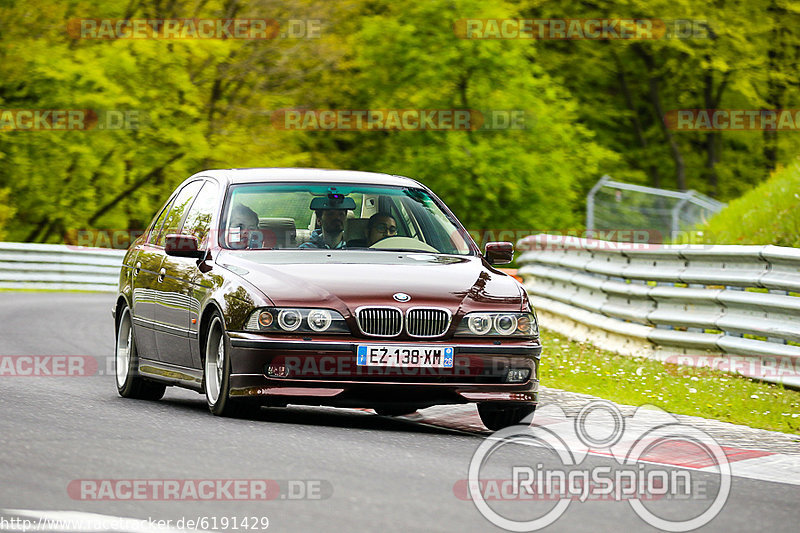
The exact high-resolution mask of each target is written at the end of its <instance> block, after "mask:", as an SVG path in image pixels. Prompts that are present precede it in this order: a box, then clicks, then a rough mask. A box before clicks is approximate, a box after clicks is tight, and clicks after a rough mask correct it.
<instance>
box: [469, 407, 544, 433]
mask: <svg viewBox="0 0 800 533" xmlns="http://www.w3.org/2000/svg"><path fill="white" fill-rule="evenodd" d="M534 411H536V405H532V404H522V405H519V404H511V405H509V404H496V403H492V402H486V403H479V404H478V414H479V415H480V416H481V422H483V425H484V426H486V427H487V428H489V429H491V430H492V431H498V430H501V429H503V428H507V427H509V426H516V425H517V424H519V423H521V422H522V421H523V420H525V419H526V418H528V417H530V419H531V420H533V416H532V415H533V413H534ZM531 420H527V421H526V422H527V423H530V422H531Z"/></svg>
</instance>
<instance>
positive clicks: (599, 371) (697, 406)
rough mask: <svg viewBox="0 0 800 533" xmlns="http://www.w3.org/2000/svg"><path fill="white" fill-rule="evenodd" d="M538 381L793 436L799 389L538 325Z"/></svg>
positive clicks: (799, 430)
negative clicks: (618, 348)
mask: <svg viewBox="0 0 800 533" xmlns="http://www.w3.org/2000/svg"><path fill="white" fill-rule="evenodd" d="M541 337H542V364H541V366H540V368H539V370H540V380H541V384H542V385H544V386H546V387H553V388H557V389H566V390H569V391H572V392H579V393H584V394H592V395H594V396H599V397H601V398H605V399H608V400H612V401H614V402H617V403H620V404H626V405H642V404H652V405H656V406H658V407H661V408H662V409H664V410H666V411H669V412H670V413H676V414H684V415H693V416H700V417H703V418H713V419H716V420H722V421H724V422H731V423H734V424H742V425H745V426H750V427H753V428H761V429H769V430H773V431H781V432H783V433H793V434H796V435H798V441H800V391H796V390H792V389H784V388H783V387H782V386H780V385H773V384H771V383H763V382H760V381H754V380H752V379H749V378H745V377H741V376H736V375H733V374H727V373H725V372H720V371H718V370H711V369H708V368H691V367H683V366H677V365H672V364H666V363H661V362H659V361H652V360H650V359H645V358H642V357H628V356H623V355H617V354H615V353H613V352H609V351H606V350H601V349H599V348H597V347H595V346H593V345H591V344H587V343H580V342H575V341H570V340H569V339H567V338H566V337H564V336H563V335H560V334H558V333H555V332H553V331H549V330H545V329H543V330H542V331H541Z"/></svg>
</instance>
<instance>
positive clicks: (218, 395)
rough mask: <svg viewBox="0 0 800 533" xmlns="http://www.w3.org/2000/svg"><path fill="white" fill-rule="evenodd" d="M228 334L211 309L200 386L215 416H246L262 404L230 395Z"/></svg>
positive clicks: (220, 320)
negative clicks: (201, 383) (237, 398)
mask: <svg viewBox="0 0 800 533" xmlns="http://www.w3.org/2000/svg"><path fill="white" fill-rule="evenodd" d="M229 354H230V349H229V340H228V335H227V334H226V333H225V325H224V322H223V321H222V317H221V316H220V314H219V313H218V312H216V311H215V312H214V314H213V315H212V316H211V320H210V322H209V326H208V333H207V334H206V343H205V358H204V359H203V390H204V391H205V394H206V403H207V404H208V410H209V411H211V414H213V415H216V416H227V417H239V418H246V417H249V416H252V415H254V414H256V413H257V412H258V411H259V410H260V409H261V406H260V405H259V404H255V403H252V402H246V401H242V400H236V399H232V398H231V397H230V393H231V360H230V356H229Z"/></svg>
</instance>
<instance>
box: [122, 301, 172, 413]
mask: <svg viewBox="0 0 800 533" xmlns="http://www.w3.org/2000/svg"><path fill="white" fill-rule="evenodd" d="M114 374H115V377H116V382H117V392H118V393H119V395H120V396H122V397H123V398H135V399H137V400H160V399H161V398H162V397H163V396H164V391H166V390H167V387H166V385H162V384H161V383H156V382H154V381H148V380H146V379H143V378H142V377H141V376H139V354H138V352H137V351H136V340H135V336H134V334H133V320H132V319H131V310H130V308H129V307H128V306H125V308H124V309H122V313H121V315H120V320H119V327H118V328H117V346H116V351H115V353H114Z"/></svg>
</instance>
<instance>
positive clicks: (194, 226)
mask: <svg viewBox="0 0 800 533" xmlns="http://www.w3.org/2000/svg"><path fill="white" fill-rule="evenodd" d="M217 198H218V195H217V185H216V184H215V183H212V182H210V181H207V182H206V183H205V185H204V186H203V189H202V190H201V191H200V194H198V195H197V198H196V199H195V201H194V203H193V204H192V207H191V209H189V213H188V214H187V215H186V221H185V222H184V223H183V229H182V230H181V233H186V234H187V235H194V236H195V237H197V240H198V242H199V243H200V247H201V248H203V247H204V246H205V245H206V239H207V238H208V233H209V231H211V219H212V218H213V217H214V211H215V210H216V208H217Z"/></svg>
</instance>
